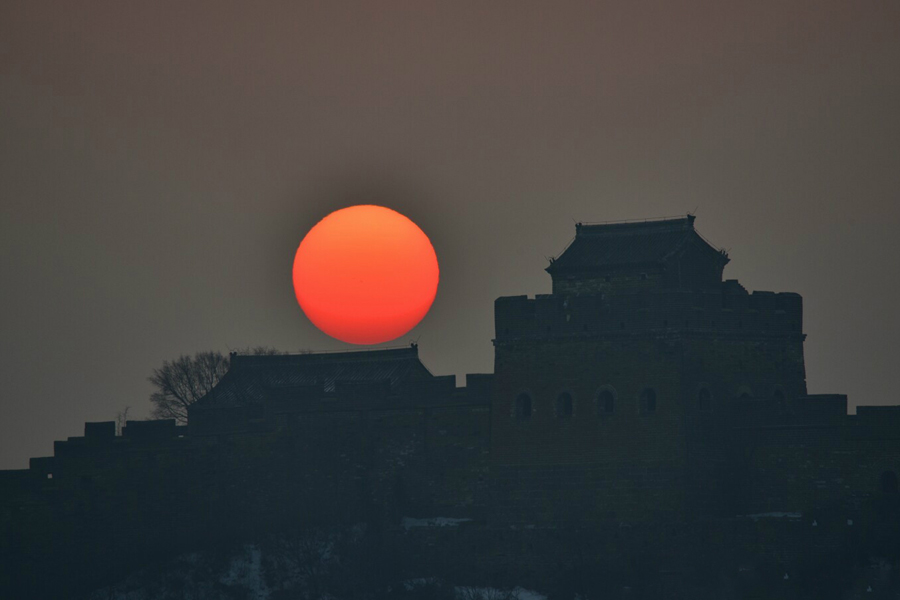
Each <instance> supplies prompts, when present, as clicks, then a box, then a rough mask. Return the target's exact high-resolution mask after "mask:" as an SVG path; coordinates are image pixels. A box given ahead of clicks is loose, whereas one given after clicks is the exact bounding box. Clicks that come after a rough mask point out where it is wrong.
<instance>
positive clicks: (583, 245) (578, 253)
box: [492, 215, 806, 519]
mask: <svg viewBox="0 0 900 600" xmlns="http://www.w3.org/2000/svg"><path fill="white" fill-rule="evenodd" d="M728 261H729V259H728V256H727V254H726V253H725V252H724V251H722V250H720V249H718V248H716V247H714V246H713V245H711V244H710V243H709V242H707V241H706V240H705V239H704V238H703V237H702V236H700V234H699V233H697V231H696V230H695V229H694V217H693V216H692V215H688V216H687V217H683V218H676V219H662V220H654V221H641V222H625V223H609V224H598V225H584V224H578V225H577V226H576V234H575V239H574V240H573V241H572V243H571V244H570V245H569V246H568V247H567V248H566V250H565V251H564V252H563V253H562V255H560V256H559V257H558V258H556V259H553V260H551V263H550V266H549V267H547V272H548V273H550V276H551V277H552V279H553V293H552V294H546V295H537V296H536V297H534V298H528V297H527V296H513V297H503V298H498V299H497V301H496V303H495V326H496V332H495V339H494V346H495V367H494V368H495V379H494V382H495V388H494V400H493V406H494V410H493V415H492V419H493V424H492V432H493V433H492V435H493V438H492V460H493V463H494V465H495V466H496V467H497V468H498V469H500V470H502V469H504V468H508V469H513V470H515V469H521V468H525V467H526V466H527V465H549V464H553V465H558V466H559V468H560V469H561V470H562V471H561V472H568V471H566V469H569V470H570V471H571V473H572V475H571V477H572V478H575V479H579V478H583V479H586V480H590V481H593V482H594V483H596V484H598V485H599V487H600V489H603V481H604V480H605V481H608V482H609V485H610V486H611V488H610V489H611V491H610V495H609V498H608V499H606V501H604V502H599V503H598V502H597V501H598V500H599V498H593V499H585V502H586V504H585V511H587V512H590V511H591V510H593V509H591V508H590V507H591V506H593V505H597V506H603V507H604V508H603V509H602V510H604V511H607V512H610V511H612V512H617V513H623V514H628V513H633V512H641V511H642V510H644V509H646V510H653V511H660V510H673V511H675V510H680V509H681V508H683V502H684V500H685V498H686V495H685V493H686V481H687V479H689V478H690V477H689V474H688V473H687V453H688V452H689V451H691V452H695V455H694V456H693V457H692V460H691V464H692V465H697V464H701V465H702V461H698V460H697V456H696V452H698V450H697V449H698V448H699V449H700V450H701V451H702V449H703V448H704V447H705V446H704V440H706V441H710V440H711V438H712V437H714V434H715V430H716V423H717V422H721V421H722V420H723V419H725V418H731V419H732V420H733V418H734V415H735V414H740V413H741V411H742V410H743V409H744V407H751V409H750V410H759V411H763V412H766V413H772V412H778V411H781V412H784V413H787V412H788V411H789V406H790V402H791V401H792V400H793V399H797V398H800V397H802V396H805V395H806V379H805V369H804V363H803V340H804V337H805V336H804V334H803V332H802V299H801V297H800V296H799V295H798V294H793V293H778V294H776V293H773V292H753V293H752V294H750V293H748V292H747V290H746V289H744V287H743V286H741V285H740V284H739V283H738V282H737V281H736V280H726V281H723V279H722V273H723V269H724V267H725V265H726V264H727V263H728ZM753 407H755V408H753ZM720 429H721V428H720ZM708 447H709V448H713V447H714V445H713V444H712V443H711V442H710V443H709V445H708ZM715 460H716V458H715V457H714V456H713V457H711V461H712V462H715ZM692 468H693V467H692ZM701 468H704V467H702V466H701ZM709 468H710V469H714V468H715V467H714V465H711V466H709ZM620 474H637V475H629V476H628V477H619V475H620ZM523 477H525V478H527V474H522V473H518V474H515V475H511V480H516V479H517V478H519V479H521V478H523ZM612 488H615V492H613V491H612ZM592 503H593V504H592ZM597 510H600V509H597ZM595 516H596V517H597V518H598V519H599V518H603V516H604V515H600V514H597V515H595ZM606 516H608V515H606Z"/></svg>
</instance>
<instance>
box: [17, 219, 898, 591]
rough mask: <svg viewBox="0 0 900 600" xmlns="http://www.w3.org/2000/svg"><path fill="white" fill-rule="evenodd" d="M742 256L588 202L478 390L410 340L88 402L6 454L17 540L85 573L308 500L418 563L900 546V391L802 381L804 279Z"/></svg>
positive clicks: (513, 309) (497, 566) (507, 330)
mask: <svg viewBox="0 0 900 600" xmlns="http://www.w3.org/2000/svg"><path fill="white" fill-rule="evenodd" d="M728 260H729V259H728V257H727V255H726V253H725V252H724V251H721V250H719V249H717V248H715V247H714V246H712V245H711V244H709V243H708V242H707V241H706V240H704V239H703V238H702V237H701V236H700V235H699V234H698V233H697V231H696V230H695V229H694V217H693V216H688V217H686V218H679V219H665V220H658V221H646V222H634V223H631V222H629V223H612V224H600V225H582V224H579V225H577V226H576V236H575V239H574V241H573V242H572V243H571V245H570V246H569V247H568V248H567V249H566V250H565V251H564V252H563V253H562V255H561V256H559V257H558V258H556V259H555V260H553V261H551V264H550V266H549V267H548V268H547V271H548V272H549V273H550V275H551V277H552V279H553V293H552V294H546V295H537V296H536V297H534V298H529V297H526V296H513V297H503V298H498V299H497V300H496V303H495V327H496V330H495V338H494V346H495V363H494V374H492V375H491V374H470V375H467V377H466V386H465V387H457V386H456V385H455V378H454V377H452V376H450V377H436V376H434V375H432V374H431V373H430V372H429V371H428V369H427V368H426V367H425V366H424V365H423V364H422V363H421V361H420V360H419V358H418V351H417V348H416V347H415V346H412V347H409V348H402V349H391V350H372V351H359V352H340V353H326V354H300V355H273V356H243V355H233V356H232V359H231V368H230V370H229V372H228V374H227V375H226V376H225V377H224V378H223V379H222V381H221V382H220V383H219V385H218V386H217V387H216V388H215V389H214V390H213V391H212V392H211V393H210V394H208V395H207V396H206V397H205V398H203V399H202V400H200V401H199V402H197V403H196V404H195V405H193V406H192V407H191V408H190V410H189V424H188V426H187V427H176V425H175V423H174V421H158V422H152V421H151V422H141V421H137V422H134V421H130V422H128V424H127V426H126V427H125V428H124V431H123V435H121V436H115V435H114V433H115V428H114V425H113V424H112V423H106V424H104V423H99V424H98V423H88V424H86V426H85V436H84V437H79V438H69V440H68V441H65V442H57V443H56V445H55V449H54V450H55V452H54V456H53V457H48V458H36V459H32V462H31V466H30V469H28V470H24V471H6V472H0V493H2V500H0V532H3V535H4V537H3V538H2V539H3V544H4V547H3V548H2V549H3V550H4V553H5V555H10V556H12V555H15V556H27V557H43V558H44V559H45V560H47V561H48V562H50V563H52V564H54V565H56V567H57V568H59V569H61V571H60V573H61V575H60V577H62V578H63V580H64V581H74V582H77V583H78V584H79V585H82V586H83V587H85V588H88V587H90V586H91V585H94V584H96V583H97V582H100V581H103V580H104V577H105V571H102V570H100V571H98V570H96V569H94V570H93V571H92V570H91V568H90V567H86V566H85V565H87V564H95V562H97V561H100V562H102V560H107V561H108V560H111V559H110V557H111V556H112V557H115V559H116V560H117V561H119V562H118V564H121V565H125V566H127V565H131V564H135V563H139V562H140V561H141V560H143V559H144V557H145V556H147V555H148V553H152V552H157V553H165V552H167V551H168V552H172V551H177V550H184V549H190V548H192V547H195V546H196V545H197V544H198V543H199V542H198V541H197V540H204V541H207V542H208V541H209V540H212V539H218V538H217V536H222V535H228V536H231V537H234V538H237V539H249V538H252V537H253V536H257V535H261V534H262V533H264V532H270V531H277V530H278V529H279V528H282V527H284V526H285V524H287V523H295V522H298V521H299V522H316V523H318V524H322V523H327V524H332V525H333V526H340V525H341V524H348V523H355V522H361V521H362V522H367V523H370V524H373V523H377V526H378V527H379V528H380V529H379V530H383V531H384V535H385V536H388V537H390V536H396V539H399V540H402V543H403V544H407V545H409V546H410V547H413V548H415V549H416V551H415V553H414V554H415V556H416V557H417V560H418V561H419V562H418V563H416V564H417V565H418V566H419V567H420V568H422V569H428V568H431V567H434V568H437V567H435V565H440V566H441V567H440V568H450V566H451V565H452V566H454V568H456V569H460V570H462V571H463V572H468V573H480V574H481V576H482V577H483V578H484V579H486V580H491V579H492V578H493V579H494V580H497V579H504V578H505V579H506V580H508V581H514V580H516V578H517V577H519V578H521V577H529V576H532V575H533V574H534V573H545V574H546V573H547V572H552V571H553V570H554V569H560V568H562V567H560V566H559V565H560V564H563V562H565V561H569V563H566V564H570V563H571V560H574V559H573V558H572V557H574V556H576V555H577V556H580V557H582V558H583V557H584V556H585V555H586V554H585V553H586V552H587V555H588V556H590V557H593V558H592V559H595V560H597V561H605V562H606V563H607V564H609V565H614V564H619V563H617V562H616V561H621V560H624V559H623V557H625V556H629V557H632V558H634V557H638V558H634V560H637V561H638V567H640V568H650V569H651V570H652V571H653V572H654V573H656V574H659V573H670V574H671V573H688V572H692V569H694V570H696V568H697V564H696V563H697V562H698V561H714V560H715V561H720V562H719V563H716V565H717V566H716V567H715V568H721V569H724V570H726V571H727V570H728V569H732V570H734V571H735V572H738V571H739V572H741V573H743V572H744V571H746V570H748V569H750V567H746V565H761V564H764V563H765V564H770V563H771V564H776V563H777V565H778V568H779V569H782V570H785V569H792V568H799V567H797V565H799V564H806V563H803V561H809V560H812V559H811V558H810V557H820V558H821V560H826V558H828V557H834V556H838V557H840V560H841V561H844V563H842V564H845V563H846V564H850V563H852V562H853V560H856V558H858V556H857V555H862V554H866V553H868V554H872V553H875V554H878V553H880V554H882V555H885V556H891V557H893V556H895V555H896V556H900V552H898V550H900V546H898V544H897V540H896V537H892V536H893V533H896V532H897V531H898V528H897V522H898V514H900V500H898V492H897V490H898V484H897V481H898V478H897V471H898V469H900V438H898V437H897V436H896V431H897V430H898V427H900V407H893V406H892V407H859V409H858V411H857V414H856V415H848V414H847V399H846V397H845V396H843V395H815V396H810V395H808V394H807V388H806V378H805V368H804V359H803V343H804V338H805V335H804V334H803V328H802V314H803V308H802V300H801V298H800V296H799V295H797V294H794V293H773V292H758V291H756V292H752V293H748V291H747V290H746V289H744V287H743V286H741V285H740V284H739V283H738V282H737V281H735V280H724V281H723V278H722V277H723V269H724V267H725V265H726V264H727V263H728ZM429 519H430V520H429ZM441 519H443V520H441ZM429 523H442V524H446V523H452V524H453V526H452V527H437V528H435V527H428V526H427V525H428V524H429ZM460 524H463V525H460ZM561 532H563V533H561ZM564 532H570V533H571V532H582V533H584V532H587V533H589V534H590V536H589V539H590V541H589V542H586V543H587V545H588V546H589V549H588V550H585V548H586V547H587V546H585V545H584V544H582V545H578V547H577V548H576V547H575V546H573V544H575V542H573V541H572V540H574V539H581V538H578V537H577V536H575V537H571V536H570V537H566V534H565V533H564ZM885 532H890V534H889V535H886V534H885ZM573 536H574V534H573ZM97 540H103V542H104V544H101V545H100V546H98V547H99V548H102V549H90V548H93V547H94V546H91V544H90V542H92V541H93V542H96V541H97ZM86 547H87V548H88V549H86ZM541 548H544V549H545V550H544V553H543V554H542V553H541ZM547 548H552V549H553V552H554V553H555V556H556V559H555V560H558V561H562V562H559V563H557V564H556V566H554V564H548V563H547V560H546V549H547ZM73 555H75V556H78V557H79V558H78V559H77V560H76V559H73V558H72V556H73ZM648 556H652V557H653V558H652V560H650V559H648V558H647V557H648ZM640 557H643V558H640ZM822 557H825V558H822ZM848 557H851V558H848ZM853 557H856V558H853ZM835 560H837V559H835ZM647 561H649V562H647ZM723 561H724V562H723ZM729 561H730V562H729ZM645 563H646V565H651V567H646V565H645ZM629 564H631V563H629ZM641 565H645V566H641ZM632 567H634V564H631V567H629V568H632ZM638 567H634V568H636V569H638V570H637V571H634V572H636V573H637V572H645V571H640V568H638ZM745 567H746V568H745ZM2 568H3V567H0V569H2ZM623 568H624V567H623ZM710 568H712V567H710ZM848 568H849V567H848ZM741 569H744V571H741ZM723 572H724V571H723ZM728 572H731V571H728ZM0 576H2V577H3V578H2V579H0V590H2V589H4V588H3V586H4V585H5V586H7V587H8V588H9V589H20V588H22V587H23V586H25V587H27V586H28V585H31V586H37V587H36V589H42V590H44V592H45V593H47V594H52V591H53V589H54V588H53V586H52V585H51V584H48V583H46V582H44V581H42V580H41V577H40V573H39V572H37V571H35V570H34V569H30V567H28V565H25V564H22V563H21V562H16V561H12V562H10V563H8V564H7V565H6V571H5V572H0ZM534 576H535V577H537V575H534ZM66 577H68V578H69V579H68V580H66V579H65V578H66ZM734 577H738V575H734ZM779 577H780V573H779ZM73 585H74V584H73ZM16 586H18V587H16ZM41 586H44V587H43V588H41ZM39 595H40V594H35V596H34V597H39Z"/></svg>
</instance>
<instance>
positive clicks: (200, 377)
mask: <svg viewBox="0 0 900 600" xmlns="http://www.w3.org/2000/svg"><path fill="white" fill-rule="evenodd" d="M227 371H228V357H227V356H225V355H224V354H222V353H221V352H198V353H196V354H195V355H194V356H186V355H181V356H179V357H178V358H177V359H175V360H173V361H164V362H163V365H162V367H160V368H158V369H153V375H151V376H150V377H149V378H148V379H149V380H150V383H152V384H153V385H154V386H155V387H156V391H155V392H153V393H152V394H151V395H150V402H151V403H153V411H152V413H151V414H152V415H153V417H155V418H157V419H175V420H177V421H178V422H179V423H187V409H188V406H190V405H191V404H193V403H194V402H196V401H197V400H199V399H200V398H202V397H203V396H205V395H206V394H207V393H208V392H209V391H210V390H211V389H213V388H214V387H215V385H216V384H217V383H219V380H221V379H222V377H223V376H224V375H225V373H226V372H227Z"/></svg>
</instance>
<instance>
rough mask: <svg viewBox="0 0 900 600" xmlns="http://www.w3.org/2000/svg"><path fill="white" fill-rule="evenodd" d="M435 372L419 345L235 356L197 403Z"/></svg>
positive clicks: (235, 401) (400, 382)
mask: <svg viewBox="0 0 900 600" xmlns="http://www.w3.org/2000/svg"><path fill="white" fill-rule="evenodd" d="M432 378H433V376H432V374H431V373H430V372H429V371H428V369H427V368H426V367H425V365H423V364H422V362H421V361H420V360H419V355H418V350H417V348H416V347H415V346H411V347H408V348H399V349H389V350H368V351H361V352H333V353H320V354H289V355H232V356H231V366H230V368H229V370H228V373H226V375H225V377H223V378H222V380H221V381H220V382H219V384H218V385H217V386H216V387H215V388H214V389H213V390H212V391H211V392H210V393H209V394H207V395H206V396H204V397H203V398H201V399H200V400H199V401H198V402H197V403H196V404H195V405H194V408H217V407H225V406H236V405H241V404H252V403H256V402H262V401H263V400H264V399H265V398H267V397H272V396H276V395H277V396H280V397H283V396H285V395H291V394H294V395H300V396H302V395H304V393H314V390H317V391H318V392H319V393H321V392H323V391H324V392H333V391H334V390H335V384H336V383H337V384H343V383H351V384H353V383H356V384H359V383H373V384H374V383H384V382H389V385H390V387H391V389H392V390H397V389H400V388H402V387H403V386H404V385H406V384H408V383H410V382H412V381H419V380H422V379H432Z"/></svg>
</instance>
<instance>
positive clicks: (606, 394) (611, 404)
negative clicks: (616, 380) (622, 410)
mask: <svg viewBox="0 0 900 600" xmlns="http://www.w3.org/2000/svg"><path fill="white" fill-rule="evenodd" d="M597 412H598V413H599V414H601V415H611V414H613V413H614V412H616V395H615V394H614V393H613V391H612V390H610V389H604V390H600V393H599V394H597Z"/></svg>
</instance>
